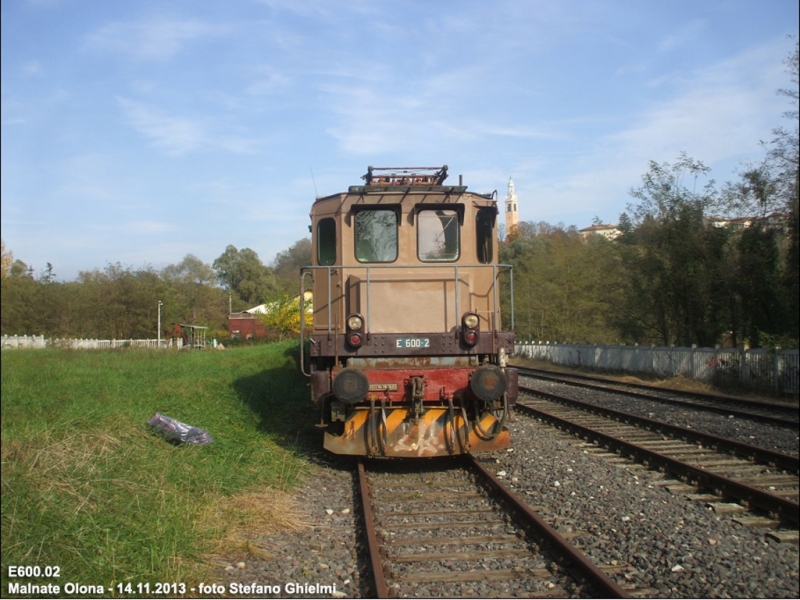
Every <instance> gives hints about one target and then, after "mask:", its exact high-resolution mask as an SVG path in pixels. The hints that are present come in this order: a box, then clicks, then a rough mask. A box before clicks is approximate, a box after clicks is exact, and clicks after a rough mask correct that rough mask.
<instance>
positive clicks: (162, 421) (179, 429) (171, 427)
mask: <svg viewBox="0 0 800 600" xmlns="http://www.w3.org/2000/svg"><path fill="white" fill-rule="evenodd" d="M147 424H148V425H150V426H151V427H155V428H156V429H157V430H158V431H159V432H160V433H161V435H163V436H164V437H165V438H166V439H167V441H170V442H183V443H184V444H196V445H198V446H205V445H206V444H210V443H211V442H213V441H214V440H213V439H212V438H211V436H210V435H209V434H208V432H207V431H205V430H204V429H200V428H199V427H192V426H191V425H187V424H186V423H181V422H180V421H178V420H177V419H173V418H172V417H168V416H167V415H162V414H161V413H159V412H157V413H156V416H155V417H153V418H152V419H150V420H149V421H148V422H147Z"/></svg>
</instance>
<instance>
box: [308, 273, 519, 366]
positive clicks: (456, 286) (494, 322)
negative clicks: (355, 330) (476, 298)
mask: <svg viewBox="0 0 800 600" xmlns="http://www.w3.org/2000/svg"><path fill="white" fill-rule="evenodd" d="M448 268H452V269H453V282H454V303H455V313H454V314H455V315H456V318H458V315H460V314H461V311H460V308H461V298H460V291H459V288H460V286H459V281H460V279H459V269H492V294H493V298H494V307H493V312H492V326H493V328H495V329H497V323H498V322H499V312H500V294H499V290H498V287H499V286H498V278H499V277H500V274H501V273H505V272H508V274H509V295H510V299H511V331H514V270H513V266H512V265H509V264H497V265H485V264H452V265H449V264H431V265H379V266H375V265H329V266H307V267H303V268H301V269H300V314H301V315H304V314H305V293H306V291H308V289H307V288H306V276H307V275H311V276H312V283H313V275H314V271H319V270H324V271H325V272H326V277H327V285H326V288H327V291H328V298H327V300H328V304H327V306H328V311H327V312H328V335H331V333H335V332H333V324H332V322H331V315H332V313H333V311H332V310H331V308H330V307H331V275H332V274H333V272H334V271H336V270H339V269H341V270H342V272H343V273H344V271H345V270H347V271H359V270H364V271H366V283H367V289H366V305H367V314H366V322H365V324H364V327H365V331H366V333H367V334H368V335H369V333H370V316H371V305H370V296H371V282H372V279H371V276H372V271H373V270H375V269H378V270H383V269H415V270H416V269H439V270H441V269H448ZM304 346H305V320H304V319H300V370H301V371H302V373H303V375H305V376H306V377H309V376H310V373H307V372H306V368H305V357H304Z"/></svg>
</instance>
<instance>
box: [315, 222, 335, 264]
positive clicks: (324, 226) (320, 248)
mask: <svg viewBox="0 0 800 600" xmlns="http://www.w3.org/2000/svg"><path fill="white" fill-rule="evenodd" d="M317 263H318V264H319V265H320V266H323V267H329V266H331V265H335V264H336V221H335V220H334V219H333V218H331V217H328V218H325V219H320V220H319V221H318V222H317Z"/></svg>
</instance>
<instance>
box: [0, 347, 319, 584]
mask: <svg viewBox="0 0 800 600" xmlns="http://www.w3.org/2000/svg"><path fill="white" fill-rule="evenodd" d="M293 345H294V343H293V342H287V343H281V344H271V345H266V346H256V347H250V348H239V349H232V350H226V351H224V352H215V351H193V352H155V351H140V350H120V351H83V350H79V351H68V350H12V351H5V352H3V353H2V589H3V592H4V594H3V595H5V592H6V591H7V590H8V587H7V586H8V583H9V581H10V580H9V579H8V577H7V575H8V569H7V567H8V566H9V565H40V566H45V565H55V566H59V567H60V568H61V578H60V582H59V581H52V583H61V584H62V585H63V584H64V583H66V582H67V581H73V582H80V583H85V584H104V585H106V586H112V585H114V584H116V583H117V582H128V581H132V582H134V583H136V582H140V581H141V582H146V581H149V582H155V581H184V582H191V581H197V580H198V578H203V577H207V576H208V574H209V573H208V571H207V570H206V569H207V568H208V565H209V564H210V559H209V556H210V555H213V554H214V553H215V552H218V553H220V552H223V551H224V550H225V547H224V542H225V540H228V541H231V540H233V539H234V538H235V537H236V536H235V535H231V534H232V533H235V532H236V531H239V532H241V530H242V529H243V528H246V527H248V526H250V525H252V524H253V523H256V522H260V523H261V525H262V526H269V521H270V520H272V521H273V522H274V523H273V524H274V525H275V526H280V525H281V523H280V521H281V520H283V521H285V523H284V524H288V521H289V520H290V519H288V520H287V513H286V510H287V508H286V506H285V505H281V502H285V496H286V494H285V493H284V494H282V491H283V490H286V489H288V488H291V486H293V485H294V484H295V482H296V481H297V479H298V477H299V476H301V475H302V472H303V469H304V465H305V464H306V463H305V462H304V460H303V457H302V451H301V450H300V449H301V448H302V444H303V443H308V437H309V436H308V432H309V428H310V424H311V423H313V419H314V417H315V416H316V415H315V414H314V411H313V410H312V408H311V404H310V402H309V399H308V392H307V388H306V387H305V385H304V381H303V379H302V378H301V377H300V376H299V374H298V372H297V368H296V366H295V361H294V357H293ZM156 411H159V412H161V413H162V414H166V415H169V416H171V417H174V418H176V419H179V420H181V421H184V422H186V423H189V424H191V425H195V426H197V427H202V428H203V429H205V430H206V431H208V432H209V433H210V434H211V435H212V436H213V438H214V443H213V444H210V445H208V446H204V447H192V446H176V445H173V444H170V443H168V442H166V441H165V440H163V439H162V438H161V437H159V436H158V435H157V434H154V433H153V432H152V431H151V430H150V428H149V427H148V426H147V424H146V422H147V420H148V419H150V418H151V417H152V416H153V415H154V414H155V412H156ZM312 429H313V428H312ZM289 516H290V515H289ZM259 520H260V521H259ZM265 520H266V521H267V522H266V523H265V522H264V521H265ZM205 580H206V581H208V579H205ZM14 581H25V580H20V579H16V580H14ZM34 582H35V583H38V584H42V583H47V582H48V581H47V580H42V579H40V580H35V581H34ZM62 589H63V588H62Z"/></svg>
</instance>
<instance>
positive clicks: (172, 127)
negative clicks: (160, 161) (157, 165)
mask: <svg viewBox="0 0 800 600" xmlns="http://www.w3.org/2000/svg"><path fill="white" fill-rule="evenodd" d="M117 103H118V104H119V105H120V107H121V108H122V109H123V111H124V112H125V114H126V116H127V119H128V122H129V124H130V125H131V126H132V127H133V128H134V129H136V130H137V131H138V132H139V133H141V134H143V135H145V136H146V137H149V138H150V139H151V140H153V146H155V147H156V148H160V149H162V150H164V151H165V152H166V153H167V154H170V155H180V154H184V153H186V152H189V151H191V150H196V149H197V148H199V147H201V146H202V145H203V144H204V142H206V141H207V133H206V125H205V124H204V123H203V122H202V121H200V120H196V119H190V118H188V117H177V116H169V115H166V114H164V113H163V112H161V111H159V110H158V109H156V108H153V107H151V106H148V105H146V104H143V103H140V102H135V101H133V100H127V99H125V98H121V97H117Z"/></svg>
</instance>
